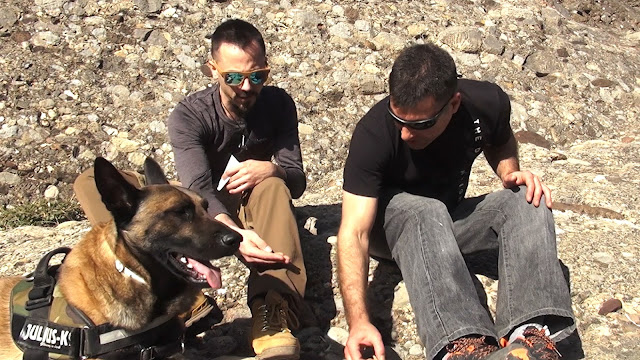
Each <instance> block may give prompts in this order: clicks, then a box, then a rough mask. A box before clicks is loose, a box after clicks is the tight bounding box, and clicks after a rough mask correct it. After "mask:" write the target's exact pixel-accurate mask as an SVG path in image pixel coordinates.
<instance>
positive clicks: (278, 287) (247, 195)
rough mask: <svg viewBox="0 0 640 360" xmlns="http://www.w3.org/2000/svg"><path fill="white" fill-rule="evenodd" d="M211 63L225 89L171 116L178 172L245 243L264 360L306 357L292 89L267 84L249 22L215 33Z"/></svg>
mask: <svg viewBox="0 0 640 360" xmlns="http://www.w3.org/2000/svg"><path fill="white" fill-rule="evenodd" d="M207 66H208V71H209V72H210V74H211V75H212V76H214V77H217V80H218V81H217V84H215V85H214V86H212V87H209V88H207V89H205V90H201V91H199V92H196V93H194V94H191V95H189V96H188V97H187V98H185V99H184V100H182V101H181V102H180V103H179V104H178V105H177V106H176V108H175V110H174V111H173V112H172V113H171V115H170V117H169V121H168V128H169V137H170V139H171V145H172V147H173V151H174V155H175V162H176V169H177V171H178V174H179V176H180V181H181V182H182V184H183V186H186V187H188V188H190V189H192V190H195V191H197V192H198V193H199V194H200V195H201V196H203V197H204V198H205V199H206V200H207V201H208V204H209V207H208V212H209V213H210V214H211V216H214V217H215V218H216V219H217V220H219V221H221V222H223V223H225V224H227V225H229V226H230V227H232V228H233V229H235V230H236V231H238V232H239V233H240V234H241V235H242V237H243V241H242V243H241V245H240V250H239V258H240V259H241V260H242V261H243V262H244V263H245V264H247V265H248V267H249V268H250V275H249V279H248V294H247V301H248V304H249V307H250V308H251V312H252V329H251V334H250V335H251V343H252V346H253V349H254V351H255V353H256V354H257V358H258V359H298V358H299V351H300V350H299V347H300V346H299V342H298V340H297V339H296V338H295V337H294V336H293V335H292V333H291V330H292V328H293V327H295V326H297V325H298V319H297V316H296V315H297V314H296V312H297V311H299V309H300V308H301V307H302V306H303V303H302V299H303V297H304V291H305V286H306V271H305V267H304V262H303V259H302V252H301V248H300V238H299V234H298V228H297V224H296V221H295V216H294V214H293V206H292V204H291V199H292V197H293V198H298V197H300V195H302V193H303V191H304V190H305V187H306V179H305V174H304V172H303V167H302V156H301V152H300V141H299V138H298V119H297V114H296V107H295V104H294V102H293V99H291V97H290V96H289V95H288V94H287V93H286V92H285V91H284V90H282V89H280V88H277V87H273V86H265V82H266V81H267V77H268V75H269V66H268V64H267V57H266V49H265V43H264V40H263V38H262V35H261V34H260V32H259V31H258V30H257V29H256V28H255V27H254V26H253V25H251V24H249V23H247V22H245V21H242V20H228V21H226V22H224V23H222V24H221V25H219V26H218V27H217V28H216V29H215V31H214V33H213V35H212V36H211V60H210V61H209V62H208V64H207ZM272 159H273V161H272Z"/></svg>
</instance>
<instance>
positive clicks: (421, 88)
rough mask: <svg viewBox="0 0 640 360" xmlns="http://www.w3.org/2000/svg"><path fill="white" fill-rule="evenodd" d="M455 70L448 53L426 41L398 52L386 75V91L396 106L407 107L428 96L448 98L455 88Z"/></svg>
mask: <svg viewBox="0 0 640 360" xmlns="http://www.w3.org/2000/svg"><path fill="white" fill-rule="evenodd" d="M457 82H458V73H457V71H456V64H455V62H454V61H453V58H452V57H451V55H449V53H448V52H446V51H445V50H443V49H441V48H440V47H438V46H436V45H434V44H432V43H428V44H420V45H413V46H411V47H408V48H406V49H404V50H402V52H401V53H400V55H399V56H398V58H397V59H396V61H395V62H394V63H393V67H392V68H391V74H390V75H389V93H390V95H391V98H392V99H393V103H394V105H395V106H397V107H400V108H409V107H413V106H415V105H417V104H418V103H419V102H420V101H422V100H423V99H424V98H426V97H428V96H433V97H435V99H436V101H437V102H442V101H445V100H448V99H449V98H451V97H452V96H453V94H454V93H455V91H456V89H457Z"/></svg>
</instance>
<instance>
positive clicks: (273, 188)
mask: <svg viewBox="0 0 640 360" xmlns="http://www.w3.org/2000/svg"><path fill="white" fill-rule="evenodd" d="M263 195H269V196H274V197H280V196H286V197H287V198H288V199H289V200H290V199H291V192H290V191H289V188H288V187H287V184H286V183H285V182H284V180H283V179H281V178H279V177H275V176H272V177H268V178H266V179H264V180H263V181H262V182H260V183H259V184H258V185H256V186H255V187H254V188H253V189H252V190H251V197H262V196H263Z"/></svg>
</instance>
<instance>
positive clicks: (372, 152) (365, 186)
mask: <svg viewBox="0 0 640 360" xmlns="http://www.w3.org/2000/svg"><path fill="white" fill-rule="evenodd" d="M368 115H369V116H371V114H368ZM365 117H367V115H365ZM369 124H371V123H369ZM371 125H374V124H371ZM375 128H376V126H368V124H366V120H365V118H363V119H362V120H360V122H359V123H358V125H356V128H355V130H354V131H353V135H352V136H351V143H350V145H349V155H348V156H347V161H346V163H345V167H344V184H343V186H342V188H343V190H345V191H347V192H349V193H352V194H355V195H361V196H367V197H375V198H377V197H379V195H380V191H381V189H382V186H383V181H384V179H383V174H384V169H385V167H386V164H387V162H388V160H389V158H390V156H391V151H390V149H389V146H390V144H391V143H390V140H389V139H388V138H386V137H385V134H384V130H385V129H384V126H382V127H378V129H375Z"/></svg>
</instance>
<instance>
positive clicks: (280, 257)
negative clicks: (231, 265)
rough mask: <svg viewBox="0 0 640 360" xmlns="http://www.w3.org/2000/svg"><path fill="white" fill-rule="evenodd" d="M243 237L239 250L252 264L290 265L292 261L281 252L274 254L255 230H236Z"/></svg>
mask: <svg viewBox="0 0 640 360" xmlns="http://www.w3.org/2000/svg"><path fill="white" fill-rule="evenodd" d="M234 230H235V231H237V232H239V233H240V235H242V242H241V243H240V249H239V250H238V251H239V252H240V254H241V255H242V257H243V258H244V259H245V261H247V262H248V263H250V264H277V263H282V264H288V263H289V262H290V261H291V259H289V257H288V256H287V255H284V254H283V253H281V252H278V253H274V252H273V250H272V249H271V247H270V246H269V245H267V243H266V242H265V241H264V240H262V238H260V236H258V234H256V233H255V231H253V230H247V229H240V228H236V229H234Z"/></svg>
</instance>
